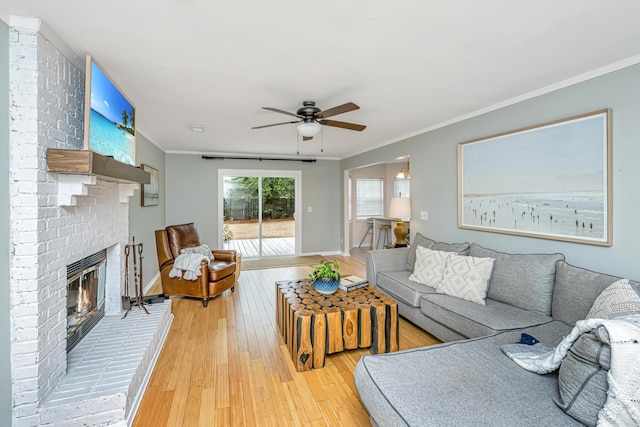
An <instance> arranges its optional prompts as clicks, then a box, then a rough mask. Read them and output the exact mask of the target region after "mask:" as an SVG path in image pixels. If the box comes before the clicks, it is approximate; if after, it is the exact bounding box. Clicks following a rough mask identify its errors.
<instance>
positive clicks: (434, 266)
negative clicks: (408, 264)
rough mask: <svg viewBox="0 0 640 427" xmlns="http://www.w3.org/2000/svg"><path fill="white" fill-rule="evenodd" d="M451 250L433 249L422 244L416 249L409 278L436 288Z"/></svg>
mask: <svg viewBox="0 0 640 427" xmlns="http://www.w3.org/2000/svg"><path fill="white" fill-rule="evenodd" d="M451 255H453V253H452V252H444V251H433V250H431V249H427V248H425V247H422V246H418V248H417V249H416V264H415V267H414V269H413V274H411V276H409V280H412V281H414V282H417V283H422V284H423V285H427V286H431V287H432V288H437V286H438V284H439V283H440V281H441V280H442V274H443V273H444V267H445V266H446V264H447V259H448V258H449V256H451Z"/></svg>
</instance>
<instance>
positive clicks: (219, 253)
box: [211, 249, 236, 262]
mask: <svg viewBox="0 0 640 427" xmlns="http://www.w3.org/2000/svg"><path fill="white" fill-rule="evenodd" d="M211 253H212V254H213V257H214V258H215V259H217V260H220V261H227V262H236V251H235V250H233V249H212V250H211Z"/></svg>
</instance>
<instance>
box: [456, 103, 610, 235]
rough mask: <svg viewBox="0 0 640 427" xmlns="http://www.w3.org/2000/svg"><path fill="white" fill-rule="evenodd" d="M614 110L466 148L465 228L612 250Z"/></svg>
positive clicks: (461, 174)
mask: <svg viewBox="0 0 640 427" xmlns="http://www.w3.org/2000/svg"><path fill="white" fill-rule="evenodd" d="M611 144H612V141H611V109H603V110H598V111H593V112H590V113H586V114H581V115H577V116H572V117H568V118H565V119H560V120H556V121H552V122H547V123H543V124H539V125H535V126H530V127H526V128H522V129H518V130H514V131H510V132H505V133H501V134H497V135H492V136H488V137H484V138H479V139H474V140H471V141H466V142H461V143H459V144H458V228H464V229H470V230H479V231H487V232H495V233H504V234H513V235H520V236H529V237H537V238H543V239H552V240H561V241H567V242H575V243H586V244H592V245H601V246H611V245H612V234H613V227H612V179H611V171H612V166H611V157H612V154H611V153H612V151H611Z"/></svg>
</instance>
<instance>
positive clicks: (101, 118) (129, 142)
mask: <svg viewBox="0 0 640 427" xmlns="http://www.w3.org/2000/svg"><path fill="white" fill-rule="evenodd" d="M84 105H85V108H84V109H85V112H84V148H85V150H92V151H95V152H98V153H100V154H103V155H105V156H111V157H113V158H114V159H116V160H119V161H121V162H123V163H127V164H130V165H134V166H135V160H136V109H135V107H134V106H133V104H132V103H131V102H130V101H129V100H128V99H127V97H126V96H124V94H123V93H122V92H121V91H120V90H119V89H118V87H117V86H116V85H115V84H114V83H113V82H112V81H111V79H109V77H107V75H106V74H105V72H104V71H103V70H102V69H100V67H99V66H98V64H96V62H95V61H94V60H93V58H92V57H91V56H90V55H87V69H86V82H85V104H84Z"/></svg>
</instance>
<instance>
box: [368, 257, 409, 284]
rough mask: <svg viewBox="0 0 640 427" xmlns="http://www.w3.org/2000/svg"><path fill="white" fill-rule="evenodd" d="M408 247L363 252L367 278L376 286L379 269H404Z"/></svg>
mask: <svg viewBox="0 0 640 427" xmlns="http://www.w3.org/2000/svg"><path fill="white" fill-rule="evenodd" d="M408 255H409V248H395V249H380V250H375V251H368V252H366V253H365V264H366V268H367V280H368V281H369V285H370V286H372V287H374V288H375V287H376V278H377V275H378V273H379V272H381V271H405V270H406V267H405V264H406V263H407V256H408Z"/></svg>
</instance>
